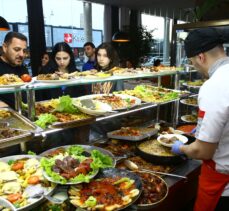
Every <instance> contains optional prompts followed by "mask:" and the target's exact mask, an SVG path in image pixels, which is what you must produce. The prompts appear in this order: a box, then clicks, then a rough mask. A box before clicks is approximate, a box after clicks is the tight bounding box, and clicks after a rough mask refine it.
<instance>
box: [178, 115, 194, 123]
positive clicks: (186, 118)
mask: <svg viewBox="0 0 229 211" xmlns="http://www.w3.org/2000/svg"><path fill="white" fill-rule="evenodd" d="M190 116H193V115H184V116H181V120H182V121H184V122H189V123H196V122H197V119H196V121H190V120H189V119H188V118H189V117H190Z"/></svg>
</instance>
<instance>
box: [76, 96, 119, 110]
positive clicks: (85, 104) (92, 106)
mask: <svg viewBox="0 0 229 211" xmlns="http://www.w3.org/2000/svg"><path fill="white" fill-rule="evenodd" d="M80 103H81V105H82V106H83V107H86V108H88V109H91V110H96V105H95V102H94V101H93V100H92V99H82V100H80ZM99 103H100V104H101V105H106V106H108V105H107V104H106V103H102V102H99ZM106 106H104V108H105V109H106ZM101 109H102V108H101ZM107 112H108V113H117V111H113V110H107Z"/></svg>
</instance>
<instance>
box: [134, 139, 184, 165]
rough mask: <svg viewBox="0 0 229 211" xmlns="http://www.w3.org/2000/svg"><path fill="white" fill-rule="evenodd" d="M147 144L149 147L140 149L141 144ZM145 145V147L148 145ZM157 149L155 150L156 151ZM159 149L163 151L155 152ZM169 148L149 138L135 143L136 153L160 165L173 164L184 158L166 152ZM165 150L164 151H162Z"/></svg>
mask: <svg viewBox="0 0 229 211" xmlns="http://www.w3.org/2000/svg"><path fill="white" fill-rule="evenodd" d="M143 145H144V146H147V145H148V146H149V147H150V148H149V149H148V150H144V151H143V150H142V146H143ZM148 146H147V147H148ZM156 149H157V151H156ZM158 149H159V150H163V153H161V154H160V153H156V152H158ZM170 150H171V148H168V147H165V146H162V145H160V144H159V143H158V142H157V140H156V139H151V140H148V141H145V142H142V143H140V144H137V145H136V154H138V155H139V156H141V157H142V158H143V159H145V160H147V161H149V162H152V163H155V164H160V165H173V164H178V163H181V162H183V161H184V160H185V158H183V157H181V156H179V155H175V154H172V153H171V154H168V155H166V154H167V152H168V153H169V152H170ZM164 152H165V153H164Z"/></svg>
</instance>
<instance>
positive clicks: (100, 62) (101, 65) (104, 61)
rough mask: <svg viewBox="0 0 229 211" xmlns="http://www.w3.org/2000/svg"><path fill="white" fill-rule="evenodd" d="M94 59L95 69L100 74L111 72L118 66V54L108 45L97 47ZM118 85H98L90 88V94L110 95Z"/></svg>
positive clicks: (113, 83)
mask: <svg viewBox="0 0 229 211" xmlns="http://www.w3.org/2000/svg"><path fill="white" fill-rule="evenodd" d="M95 55H96V56H95V58H96V66H95V67H96V69H97V70H98V71H102V72H111V71H112V68H114V67H116V66H118V65H119V59H118V54H117V52H116V50H115V49H114V47H113V46H112V45H111V44H110V43H102V44H101V45H99V46H98V47H97V49H96V52H95ZM117 84H118V83H116V82H105V83H98V84H94V85H93V86H92V92H93V93H96V94H99V93H106V94H108V93H110V92H111V90H114V89H116V88H114V87H115V86H116V85H117Z"/></svg>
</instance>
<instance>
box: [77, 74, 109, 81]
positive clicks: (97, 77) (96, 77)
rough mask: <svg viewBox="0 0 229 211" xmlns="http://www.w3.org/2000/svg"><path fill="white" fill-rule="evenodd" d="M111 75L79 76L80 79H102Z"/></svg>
mask: <svg viewBox="0 0 229 211" xmlns="http://www.w3.org/2000/svg"><path fill="white" fill-rule="evenodd" d="M110 77H111V75H109V76H94V75H88V76H81V79H83V80H103V79H107V78H110Z"/></svg>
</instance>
